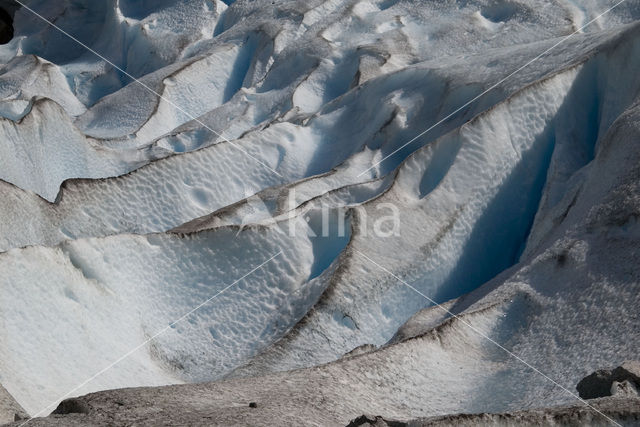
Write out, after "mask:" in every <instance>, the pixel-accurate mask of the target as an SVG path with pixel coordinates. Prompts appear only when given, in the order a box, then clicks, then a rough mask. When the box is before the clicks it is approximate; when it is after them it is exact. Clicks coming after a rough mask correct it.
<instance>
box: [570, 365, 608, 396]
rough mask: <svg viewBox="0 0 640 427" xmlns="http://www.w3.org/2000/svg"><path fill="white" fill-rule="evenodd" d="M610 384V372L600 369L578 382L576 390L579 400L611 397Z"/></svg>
mask: <svg viewBox="0 0 640 427" xmlns="http://www.w3.org/2000/svg"><path fill="white" fill-rule="evenodd" d="M612 384H613V380H612V379H611V371H610V370H605V369H601V370H598V371H595V372H594V373H592V374H591V375H587V376H586V377H584V378H583V379H582V380H580V382H579V383H578V385H577V386H576V389H577V390H578V394H579V395H580V397H581V398H583V399H596V398H598V397H606V396H611V385H612Z"/></svg>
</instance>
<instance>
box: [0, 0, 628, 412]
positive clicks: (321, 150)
mask: <svg viewBox="0 0 640 427" xmlns="http://www.w3.org/2000/svg"><path fill="white" fill-rule="evenodd" d="M49 3H50V2H44V1H41V0H34V1H32V2H29V7H32V8H33V9H34V10H37V11H39V13H42V14H43V16H45V17H47V18H55V19H56V25H59V26H60V27H61V28H63V29H65V31H68V32H70V33H71V34H72V35H73V36H74V37H77V38H78V39H80V40H82V42H83V43H86V44H87V45H88V46H90V47H91V48H92V49H94V50H95V51H97V52H98V53H100V55H102V56H103V57H104V58H100V57H98V56H95V55H94V54H92V53H91V52H88V51H87V50H86V49H85V48H83V47H81V46H79V45H77V44H76V43H74V42H73V41H71V40H69V39H68V38H66V37H64V36H63V35H62V34H60V33H59V32H57V30H56V29H55V28H52V27H50V26H47V25H45V24H44V23H42V22H41V21H38V19H37V17H35V16H33V15H32V14H31V13H30V12H29V11H28V10H25V9H22V10H20V11H18V12H17V14H16V37H15V38H14V40H13V41H12V42H11V43H9V44H8V45H5V46H2V47H0V62H1V63H2V65H1V68H0V135H2V138H1V141H0V200H1V202H0V313H2V315H1V316H0V331H1V332H2V336H3V346H2V347H1V348H0V383H2V386H4V387H5V388H6V389H7V390H8V391H9V392H10V393H11V395H12V396H14V397H15V398H16V400H17V401H18V403H20V404H21V405H22V406H24V407H25V409H26V410H27V411H28V412H30V413H32V414H33V413H37V412H38V411H39V410H41V409H42V408H43V406H45V405H49V404H52V403H53V404H55V403H57V401H56V399H58V398H60V396H62V395H63V394H64V393H65V392H67V391H68V390H70V389H72V388H74V386H76V385H77V384H78V383H81V382H82V381H84V380H86V379H87V378H89V377H91V376H92V375H93V374H94V373H96V372H98V371H100V369H102V368H103V367H106V366H108V365H109V364H110V363H112V362H113V361H115V360H117V359H118V358H119V357H120V356H122V355H123V354H126V353H127V352H128V351H129V350H131V349H132V348H135V347H136V346H138V345H139V344H140V343H143V342H144V341H145V340H146V339H148V338H149V337H152V336H153V335H154V334H155V333H156V332H157V331H159V330H162V329H163V328H164V327H166V326H167V325H169V324H171V322H172V321H174V320H176V319H177V318H180V317H181V316H182V315H183V314H185V313H187V312H189V311H190V310H191V309H192V308H194V307H195V306H197V305H198V304H199V303H201V302H202V301H205V300H207V299H208V298H210V297H211V296H213V295H216V293H217V292H219V291H220V290H222V289H224V288H225V286H228V285H230V284H234V283H235V282H234V281H236V280H237V279H239V278H241V277H243V275H244V274H246V273H248V272H250V271H251V269H252V268H254V267H256V266H258V265H260V264H261V263H263V262H265V261H267V260H269V259H270V257H272V256H273V255H276V254H279V255H278V256H277V257H275V258H274V259H273V260H271V261H269V262H268V263H266V264H265V265H264V266H263V267H261V268H260V269H259V270H257V271H255V272H253V273H252V274H250V275H248V276H247V277H246V278H243V280H241V281H240V282H238V283H237V284H234V286H233V287H232V288H230V289H229V290H228V291H225V292H224V293H223V294H220V295H219V296H218V297H216V299H215V300H213V301H211V302H210V303H209V304H206V305H205V306H204V307H202V308H200V309H199V310H197V311H196V312H195V313H193V315H191V316H189V317H188V318H186V319H184V321H183V322H180V323H179V324H176V325H175V327H172V328H170V330H169V331H168V332H167V333H166V334H162V335H161V336H159V337H158V338H157V339H154V340H153V341H152V342H151V343H149V344H148V345H143V346H142V348H140V350H139V351H137V352H135V353H134V354H133V355H132V356H131V357H129V358H127V359H125V360H123V361H122V362H121V363H119V364H118V365H117V366H115V367H114V368H112V369H109V370H108V371H107V372H105V373H104V375H101V376H99V377H97V378H96V379H95V380H93V381H91V382H90V383H88V384H87V385H86V386H85V387H82V388H81V389H79V390H74V393H73V394H75V395H78V394H82V393H86V392H89V391H96V390H103V389H106V388H121V387H130V386H143V385H153V386H156V385H163V384H174V383H182V382H187V383H191V382H202V381H209V380H217V379H220V378H225V377H253V376H255V375H258V374H259V375H266V376H265V377H263V378H264V379H263V380H256V381H257V384H258V385H260V384H263V383H262V382H264V384H270V386H273V383H278V381H279V380H278V379H279V378H285V377H286V376H283V375H285V374H278V373H277V372H279V371H289V370H291V369H298V368H302V370H299V371H293V372H287V374H286V375H290V377H287V378H291V381H293V382H304V380H305V378H308V379H309V381H308V382H309V385H308V386H300V387H302V388H301V389H300V390H298V392H302V391H304V392H305V393H309V394H311V395H314V393H317V391H314V387H315V386H313V384H316V383H318V384H324V385H325V386H326V387H327V388H328V389H329V390H325V391H328V393H329V394H330V397H329V398H328V402H329V403H331V404H333V405H335V406H336V408H334V412H333V413H331V414H329V415H326V416H327V417H328V418H327V419H325V421H326V422H327V423H337V422H344V421H345V420H346V421H348V419H349V418H347V417H349V416H357V415H359V414H360V413H362V412H367V413H369V412H371V410H374V409H375V411H384V415H385V416H388V417H391V418H394V417H397V418H408V417H419V416H429V415H435V414H443V413H449V412H461V411H504V410H510V409H521V408H525V407H529V406H531V405H533V404H534V403H535V404H542V403H544V404H557V403H565V402H569V401H570V399H571V396H570V395H568V394H567V393H565V392H563V391H562V390H561V389H558V388H554V387H553V385H552V384H549V382H548V381H547V380H545V379H544V378H543V377H538V376H535V375H532V372H531V370H530V369H528V368H527V367H526V366H524V365H522V364H519V362H518V361H516V360H514V359H511V358H509V357H508V356H507V355H506V354H505V353H504V352H503V351H501V350H500V349H499V348H497V347H496V346H492V345H491V343H489V342H487V341H486V340H485V339H483V338H482V337H480V336H478V335H477V334H475V333H474V332H473V330H471V329H469V328H468V327H466V326H465V324H464V323H463V322H461V321H460V320H459V319H452V318H450V316H449V315H448V314H446V313H442V312H437V310H438V308H434V307H430V306H431V305H432V304H431V303H430V302H429V301H427V300H426V299H423V298H421V297H419V296H418V295H417V294H416V293H415V292H413V291H412V290H411V289H409V288H408V287H406V286H403V285H402V283H401V282H399V281H398V280H397V278H396V277H393V276H391V275H389V274H387V273H386V272H385V270H384V269H386V270H388V271H390V272H392V273H393V274H394V275H395V276H397V277H399V278H401V279H402V280H404V281H406V282H408V283H410V284H411V285H412V286H414V287H415V288H416V289H418V290H419V291H420V292H422V293H424V294H425V295H428V296H429V297H430V298H432V299H433V300H435V301H436V302H438V303H446V307H447V309H449V310H451V311H453V312H455V313H459V314H461V316H462V317H463V318H464V319H466V321H468V322H471V323H472V324H473V325H474V327H476V328H477V329H478V330H480V331H482V333H483V334H486V335H488V336H490V337H491V339H493V340H495V341H496V342H499V343H500V344H501V345H503V346H505V348H508V349H510V351H514V352H515V353H517V354H518V355H520V356H521V357H522V358H523V359H524V360H527V361H528V362H530V363H532V364H533V365H534V366H538V367H539V368H540V369H541V370H542V369H544V371H545V373H547V374H548V375H549V376H550V377H552V378H554V379H558V381H560V382H561V384H562V385H563V386H566V387H567V388H569V389H573V386H574V384H575V382H576V379H577V378H578V379H579V377H580V375H581V374H583V373H584V371H588V370H589V368H590V367H597V364H598V363H602V364H604V365H607V366H608V365H612V364H615V362H617V361H618V359H624V358H633V357H634V355H635V353H634V346H633V342H635V341H634V340H635V338H633V337H636V335H637V333H636V332H635V331H637V330H638V329H637V327H638V324H637V320H636V318H635V317H634V316H635V315H634V310H635V309H636V307H637V304H638V301H637V299H638V297H637V295H638V292H637V283H636V282H637V280H635V279H636V278H637V276H638V271H637V267H636V264H637V263H635V261H634V260H635V257H636V255H637V254H636V252H637V250H638V249H637V239H638V237H639V236H640V234H638V233H639V230H638V224H637V215H636V213H637V199H636V198H635V197H636V196H635V195H636V193H637V188H636V187H637V185H636V184H637V176H636V175H637V171H636V165H637V160H638V159H637V156H636V154H635V153H636V152H637V150H635V149H634V147H635V145H636V143H637V141H638V138H637V133H638V129H637V123H640V120H639V119H638V109H637V102H638V97H639V95H640V80H638V78H637V72H636V70H637V69H638V67H639V66H640V63H639V61H640V35H639V34H640V27H639V26H638V25H637V24H634V23H633V21H634V20H636V19H637V18H638V17H640V12H639V11H638V10H637V8H634V7H632V6H629V5H628V4H627V5H624V6H620V8H618V9H615V10H614V11H612V12H611V13H610V14H607V15H606V16H603V17H602V18H601V19H600V20H599V21H598V23H597V25H594V26H593V27H591V26H590V27H587V28H585V29H584V31H583V33H584V34H577V35H575V36H574V37H571V38H570V39H567V40H565V41H563V42H562V43H560V44H559V45H558V46H557V47H555V48H554V49H552V50H550V51H549V49H550V48H551V47H553V46H554V45H556V44H558V43H559V42H560V41H561V40H562V37H565V36H566V35H568V34H571V33H572V32H573V31H575V30H576V29H577V28H578V27H580V26H582V25H584V23H586V22H588V20H590V19H592V18H593V17H594V16H596V15H597V14H598V12H599V11H602V10H604V8H605V6H606V5H607V4H608V3H607V2H604V1H596V0H593V1H587V2H581V4H580V5H578V4H577V3H576V2H571V1H563V2H557V3H553V4H552V3H550V2H546V1H537V0H536V1H532V2H529V1H528V2H524V1H508V2H507V1H505V2H488V1H484V0H477V1H467V2H431V1H419V2H408V1H397V2H396V1H366V0H365V1H362V0H358V1H346V2H339V1H333V0H329V1H322V0H314V1H311V2H304V3H301V2H297V1H282V2H278V4H277V5H274V4H272V2H269V1H263V0H260V1H252V2H250V1H238V2H224V3H223V2H220V1H215V2H212V1H209V0H207V1H205V0H188V1H187V0H185V1H179V2H177V1H170V0H162V1H159V2H151V1H140V0H137V1H134V0H126V1H125V0H119V1H115V0H113V1H107V2H101V3H99V4H98V3H96V2H88V1H84V0H79V1H73V2H62V3H59V4H49ZM627 24H628V25H627ZM541 54H543V55H542V56H541V57H539V56H540V55H541ZM538 57H539V58H538ZM105 58H106V59H107V60H105ZM534 58H538V59H536V60H535V61H534V62H532V63H531V64H530V65H529V66H528V67H526V68H525V69H522V70H520V71H518V72H517V73H516V74H514V75H513V76H512V77H510V78H509V79H507V80H505V81H503V82H501V79H502V78H503V77H505V76H507V75H509V74H510V73H513V72H514V71H515V70H518V69H519V68H520V67H521V66H522V65H523V64H525V63H527V62H529V61H531V60H532V59H534ZM116 67H117V68H116ZM118 68H119V69H120V70H119V69H118ZM132 78H135V79H139V81H132ZM497 83H499V84H498V85H497V87H495V88H493V87H494V85H496V84H497ZM492 88H493V89H492ZM487 90H488V92H486V93H485V91H487ZM480 94H482V96H481V97H480V98H479V99H478V100H477V101H476V102H474V103H472V104H470V105H469V106H467V107H466V108H463V109H459V107H460V106H461V105H464V104H465V103H466V102H467V101H469V100H470V99H473V98H474V97H476V96H478V95H480ZM439 122H442V123H440V124H438V125H437V126H435V127H433V129H431V130H429V131H428V132H427V133H425V134H424V135H422V136H421V137H420V138H417V139H415V140H414V141H412V142H411V143H410V144H407V142H408V141H411V140H412V139H413V138H414V137H415V136H416V135H419V134H421V133H422V132H423V131H424V130H425V129H429V128H431V127H432V126H433V125H434V124H436V123H439ZM372 166H373V167H372ZM390 205H391V206H393V207H395V208H396V209H397V210H398V212H399V218H398V223H399V232H398V233H390V234H385V235H381V233H379V229H376V227H378V226H379V222H377V221H381V220H383V219H384V218H385V215H388V214H389V209H387V208H388V207H389V206H390ZM327 215H328V216H327ZM323 227H325V228H326V229H328V230H329V231H328V232H327V233H324V231H325V229H323ZM292 229H293V230H294V231H295V232H294V233H291V232H290V231H291V230H292ZM340 231H345V232H344V233H341V232H340ZM280 251H282V253H280ZM360 253H362V254H365V255H366V257H369V258H370V259H372V260H375V262H376V263H379V264H380V266H382V267H383V268H384V269H381V268H380V267H378V266H376V265H375V264H373V263H371V262H370V261H368V260H367V258H364V257H363V256H361V255H359V254H360ZM620 258H622V262H620V261H619V259H620ZM425 309H426V310H427V311H423V310H425ZM434 310H435V311H434ZM407 321H408V323H406V322H407ZM403 325H404V326H403ZM629 337H632V338H631V339H630V338H629ZM367 344H369V345H371V344H373V345H374V346H375V347H377V348H379V349H378V350H375V351H369V352H363V353H362V354H359V355H357V356H353V357H349V358H345V359H341V357H342V355H344V354H346V353H348V352H350V351H351V350H353V349H354V348H356V347H359V346H361V345H367ZM366 348H370V347H366ZM327 363H328V364H327ZM274 372H276V373H274ZM323 375H324V376H325V377H326V378H332V379H333V380H335V381H338V382H339V384H340V386H339V387H338V388H337V389H333V388H331V387H329V386H328V385H327V384H326V383H324V382H323V381H325V380H323V378H325V377H323ZM234 381H235V382H234ZM243 381H245V382H243ZM247 381H251V379H243V380H233V381H232V382H230V383H229V384H231V385H230V386H229V387H236V386H237V387H240V389H242V387H244V386H241V385H238V384H247ZM261 381H262V382H261ZM314 382H316V383H314ZM214 387H217V386H214ZM225 387H226V386H225ZM260 387H261V385H260ZM283 387H284V386H283ZM276 388H277V390H278V391H277V393H276V394H277V396H278V397H277V398H278V399H283V402H284V401H287V398H286V397H287V396H289V398H290V396H291V393H290V392H287V391H286V390H283V389H282V387H276ZM315 388H317V387H315ZM320 388H322V387H320ZM260 390H261V391H260V393H262V392H264V390H262V389H260ZM292 390H293V389H292ZM487 390H492V393H488V392H487ZM293 391H296V390H293ZM278 393H279V394H278ZM287 393H289V394H287ZM460 396H464V398H460ZM329 403H327V405H328V404H329ZM301 405H302V406H300V408H305V406H304V405H306V404H301ZM310 405H311V404H310ZM322 405H324V403H323V404H322ZM300 408H298V409H297V410H299V411H301V409H300ZM368 408H369V409H368ZM49 409H52V408H49ZM315 409H317V408H315ZM315 409H313V410H315ZM310 410H311V409H310ZM323 411H324V413H326V412H327V408H324V409H323ZM321 412H322V411H321ZM331 417H333V418H331Z"/></svg>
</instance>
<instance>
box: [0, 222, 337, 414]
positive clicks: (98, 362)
mask: <svg viewBox="0 0 640 427" xmlns="http://www.w3.org/2000/svg"><path fill="white" fill-rule="evenodd" d="M303 224H304V227H306V223H305V222H304V221H303ZM299 234H302V233H299ZM347 239H348V237H347ZM344 243H346V240H345V241H344ZM344 243H342V244H341V243H340V242H337V243H336V245H334V246H330V245H327V243H326V242H321V241H319V240H318V239H315V240H314V239H310V238H309V239H304V240H301V239H299V238H298V239H293V238H291V237H289V236H288V234H286V233H283V232H277V230H274V231H269V230H264V229H260V228H251V229H245V230H243V231H242V232H239V231H238V230H237V229H236V228H226V229H221V230H219V231H216V232H202V233H197V234H193V235H179V236H178V235H162V234H160V235H147V236H133V235H121V236H114V237H109V238H104V239H89V240H76V241H74V242H70V243H66V244H64V245H61V246H58V247H52V248H43V247H31V248H26V249H14V250H11V251H8V252H6V253H4V254H2V255H1V256H0V263H1V264H2V273H3V274H2V277H1V278H0V281H1V284H0V289H1V290H2V291H1V295H2V296H1V298H0V301H2V302H1V304H2V306H3V309H2V330H3V334H4V336H5V337H6V339H5V340H3V346H2V355H1V357H0V360H1V362H0V365H1V366H2V368H1V370H2V373H3V375H2V382H3V384H4V385H5V386H6V387H8V388H9V389H10V390H11V393H12V394H13V395H14V396H15V397H16V398H17V399H18V400H19V401H21V402H23V403H24V405H25V406H26V408H27V410H28V411H37V410H39V409H41V408H39V407H38V406H39V405H42V404H43V403H44V402H45V401H46V400H47V399H52V396H55V397H58V396H56V395H57V394H59V393H60V391H61V390H62V389H64V388H72V387H73V385H74V384H73V383H74V381H76V379H77V378H78V375H79V376H87V377H88V376H91V375H92V374H93V373H95V372H94V371H95V369H96V367H98V366H101V367H104V366H107V365H108V364H109V363H110V362H111V358H112V356H113V355H115V354H117V353H125V352H127V351H128V350H130V349H131V348H134V347H136V346H137V345H138V344H139V343H141V342H143V341H145V339H147V338H150V337H152V336H154V335H155V334H156V333H157V332H159V331H161V330H162V329H164V328H165V327H166V326H167V325H171V328H170V330H169V331H167V332H166V333H165V334H162V335H160V336H158V337H157V338H156V339H154V341H153V342H152V343H151V345H150V346H149V347H148V348H147V347H146V346H145V348H144V349H141V350H140V352H139V353H136V354H135V355H133V356H132V357H131V358H130V359H127V360H126V361H125V362H123V363H122V364H120V365H119V367H118V368H117V369H113V370H110V372H109V375H107V376H105V377H104V378H102V379H101V380H99V381H98V382H96V383H95V384H91V385H90V386H89V388H88V389H85V390H83V391H85V392H86V391H87V390H96V389H102V388H110V387H122V386H125V385H128V386H133V385H138V384H161V383H172V382H180V381H184V380H188V381H202V380H205V379H208V378H211V376H217V375H220V374H221V373H224V372H228V371H229V370H230V369H232V368H233V367H235V366H237V365H238V364H239V363H241V362H242V360H246V359H247V358H248V357H250V356H251V355H252V354H254V353H255V352H256V351H257V350H259V349H260V348H261V347H264V346H265V345H267V344H268V343H269V342H271V341H273V340H274V338H276V337H278V336H280V335H281V334H282V333H283V332H284V331H285V330H287V329H288V328H290V327H291V326H292V325H293V324H295V322H297V321H298V320H299V319H300V318H301V317H302V316H303V315H304V313H305V312H306V311H307V310H308V308H309V307H310V306H311V305H312V304H313V303H314V302H315V301H316V299H317V298H318V296H319V295H320V294H321V293H322V291H324V287H323V286H324V283H326V281H322V280H314V279H315V278H316V277H318V276H320V275H321V274H322V272H323V271H324V269H325V268H326V267H328V264H327V265H323V266H319V265H318V260H319V259H326V260H329V263H330V260H333V259H334V258H335V257H336V256H337V254H338V253H339V251H340V250H341V249H342V248H343V247H344ZM272 257H275V258H274V259H273V260H272V261H270V262H269V263H267V264H265V265H264V267H263V268H260V269H258V270H257V271H255V272H253V273H252V274H251V275H250V276H247V277H246V279H244V280H242V281H241V282H240V283H238V284H237V285H236V286H234V287H232V288H230V289H229V290H227V291H225V293H224V294H221V295H220V296H218V297H217V298H216V299H215V301H211V303H209V304H206V305H205V306H203V307H201V308H200V309H199V310H198V311H197V312H196V313H194V314H193V315H192V316H190V317H188V318H187V319H185V321H184V322H181V323H178V324H175V325H172V322H173V321H174V320H176V319H178V318H180V317H181V316H182V315H184V314H185V313H188V312H189V311H190V310H191V309H192V308H193V307H195V306H198V305H199V304H201V303H202V302H204V301H207V300H208V299H209V298H210V297H212V296H213V295H215V294H216V293H217V292H219V291H221V290H222V289H224V288H225V287H227V286H229V285H231V284H232V283H234V281H236V280H237V279H240V278H241V277H242V276H243V275H245V274H247V273H249V272H251V271H252V270H253V269H254V267H255V266H257V265H260V264H262V263H264V262H266V261H268V260H269V259H270V258H272ZM141 265H144V266H145V268H144V269H140V268H139V267H140V266H141ZM26 295H31V297H30V298H28V301H26V300H24V298H25V296H26ZM10 306H12V307H13V309H11V308H10ZM24 325H30V327H32V328H34V329H33V330H31V331H30V332H29V333H28V334H23V333H22V332H21V331H23V329H24ZM14 340H15V341H14ZM43 348H47V349H48V350H47V351H46V352H42V351H41V350H42V349H43ZM38 359H39V360H38ZM12 372H15V373H17V372H22V373H21V374H20V375H14V374H12ZM27 372H28V373H27ZM70 372H73V375H69V373H70ZM35 383H37V384H41V385H42V387H39V388H38V389H37V390H34V389H32V387H31V384H35ZM55 397H54V398H53V399H55Z"/></svg>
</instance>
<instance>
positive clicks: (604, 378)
mask: <svg viewBox="0 0 640 427" xmlns="http://www.w3.org/2000/svg"><path fill="white" fill-rule="evenodd" d="M576 389H577V390H578V393H579V394H580V397H581V398H583V399H596V398H599V397H607V396H621V397H622V396H624V397H638V396H640V393H639V392H638V389H640V362H638V361H635V360H633V361H626V362H624V363H622V365H620V366H618V367H617V368H615V369H600V370H597V371H595V372H594V373H592V374H590V375H587V376H586V377H584V378H583V379H582V380H580V382H579V383H578V385H577V386H576Z"/></svg>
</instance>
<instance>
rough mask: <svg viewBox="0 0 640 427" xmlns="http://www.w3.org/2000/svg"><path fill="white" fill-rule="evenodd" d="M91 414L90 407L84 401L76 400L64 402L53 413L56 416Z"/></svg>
mask: <svg viewBox="0 0 640 427" xmlns="http://www.w3.org/2000/svg"><path fill="white" fill-rule="evenodd" d="M89 412H90V408H89V406H88V405H87V404H86V403H85V402H84V401H82V400H80V399H76V398H71V399H65V400H63V401H62V402H60V404H59V405H58V407H57V408H56V410H55V411H53V413H54V414H88V413H89Z"/></svg>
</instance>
